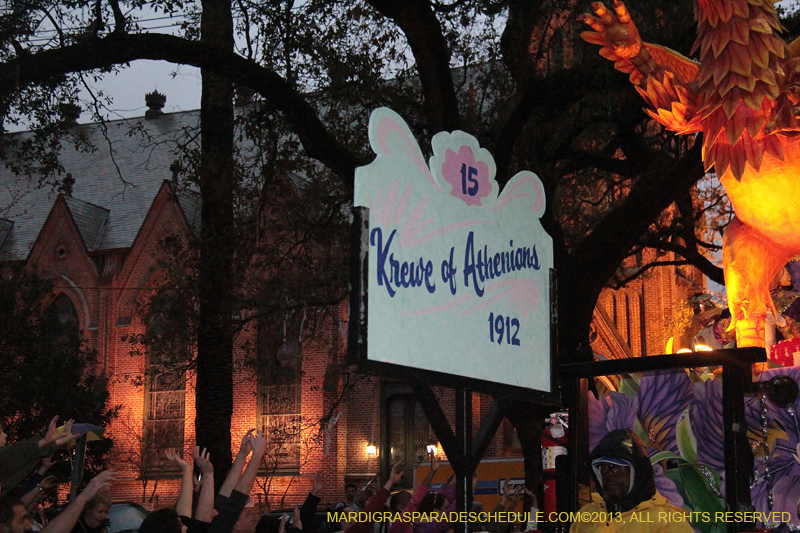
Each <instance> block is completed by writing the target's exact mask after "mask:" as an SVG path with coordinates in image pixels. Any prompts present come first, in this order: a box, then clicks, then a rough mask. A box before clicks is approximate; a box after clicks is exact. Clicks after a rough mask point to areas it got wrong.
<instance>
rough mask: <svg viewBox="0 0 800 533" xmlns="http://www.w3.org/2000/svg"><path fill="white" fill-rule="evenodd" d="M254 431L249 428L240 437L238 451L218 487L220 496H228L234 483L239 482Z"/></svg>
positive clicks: (234, 485)
mask: <svg viewBox="0 0 800 533" xmlns="http://www.w3.org/2000/svg"><path fill="white" fill-rule="evenodd" d="M254 431H255V429H251V430H250V431H248V432H247V433H245V434H244V437H242V444H241V445H240V446H239V451H238V453H237V454H236V458H235V459H234V460H233V465H232V466H231V469H230V470H228V475H227V476H226V477H225V481H223V482H222V486H221V487H220V489H219V495H220V496H225V497H226V498H227V497H229V496H230V495H231V492H232V491H233V489H234V487H236V484H237V483H238V482H239V478H240V477H242V468H244V464H245V462H246V461H247V455H248V454H249V453H250V450H251V449H252V448H251V446H250V437H251V435H252V434H253V432H254Z"/></svg>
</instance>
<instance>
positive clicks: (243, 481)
mask: <svg viewBox="0 0 800 533" xmlns="http://www.w3.org/2000/svg"><path fill="white" fill-rule="evenodd" d="M268 444H269V439H268V438H267V436H266V435H264V434H263V433H261V432H260V431H257V432H256V433H255V435H252V434H251V435H250V446H251V448H252V450H253V455H252V456H251V457H250V462H248V463H247V468H245V469H244V474H242V477H241V478H239V482H238V483H236V487H235V488H234V490H236V491H238V492H241V493H242V494H247V495H249V494H250V489H252V488H253V483H254V482H255V480H256V476H257V475H258V470H259V469H260V468H261V459H262V458H263V457H264V452H266V451H267V445H268Z"/></svg>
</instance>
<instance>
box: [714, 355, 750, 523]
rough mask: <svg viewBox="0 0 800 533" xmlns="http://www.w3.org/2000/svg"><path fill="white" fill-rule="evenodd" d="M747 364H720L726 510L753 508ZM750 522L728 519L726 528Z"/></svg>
mask: <svg viewBox="0 0 800 533" xmlns="http://www.w3.org/2000/svg"><path fill="white" fill-rule="evenodd" d="M750 372H751V370H750V365H741V364H729V365H723V367H722V423H723V428H724V433H725V495H726V499H727V501H728V511H734V512H736V511H752V510H753V506H752V504H751V501H750V472H749V470H748V469H747V467H746V466H745V465H748V464H750V461H748V460H747V459H746V454H749V453H751V452H750V449H749V444H748V442H747V422H746V421H745V418H744V393H745V389H746V387H747V384H748V382H750V381H751V377H750ZM752 525H753V524H751V523H745V522H735V521H731V522H728V531H729V532H732V533H734V532H737V531H744V530H746V529H749V528H750V527H752Z"/></svg>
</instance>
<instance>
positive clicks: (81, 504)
mask: <svg viewBox="0 0 800 533" xmlns="http://www.w3.org/2000/svg"><path fill="white" fill-rule="evenodd" d="M57 421H58V417H56V418H54V419H53V420H52V421H51V423H50V425H49V427H48V428H47V432H46V433H45V436H44V437H33V438H31V439H28V440H25V441H20V442H17V443H15V444H11V445H6V442H5V441H6V434H5V433H4V432H3V431H2V428H0V495H2V500H0V528H2V532H0V533H30V532H32V531H36V532H41V533H106V528H107V526H108V525H109V521H108V518H107V517H108V513H109V510H110V508H111V500H110V499H109V496H108V491H109V489H110V488H111V486H112V484H113V482H114V481H115V473H114V472H113V471H104V472H101V473H100V474H98V475H96V476H94V477H93V478H92V479H91V481H89V483H88V484H87V485H86V487H85V488H84V489H83V491H81V492H80V493H79V494H78V495H77V496H76V497H75V498H74V499H73V500H72V501H71V502H70V503H69V504H68V505H67V506H66V507H64V508H63V510H61V511H60V512H59V513H58V514H57V515H56V516H54V517H53V518H51V519H50V520H45V519H44V514H43V513H42V510H41V502H42V500H43V498H44V496H45V495H46V494H47V493H48V492H49V491H51V490H52V489H54V488H55V487H56V485H57V483H56V478H55V477H54V476H50V475H48V471H49V469H50V468H51V467H52V465H53V462H52V455H53V453H54V452H55V450H56V448H57V447H58V446H61V445H63V444H65V443H67V442H70V441H72V440H74V439H75V438H76V435H73V433H72V426H73V421H72V420H70V421H68V422H67V423H66V424H65V426H64V430H63V431H62V432H61V433H59V432H58V431H57V429H56V424H57ZM267 447H268V439H267V437H266V436H265V435H264V434H263V433H262V432H260V431H256V430H250V431H248V432H247V433H246V434H245V435H244V437H243V438H242V441H241V445H240V447H239V451H238V453H237V454H236V457H235V459H234V461H233V465H232V466H231V469H230V471H229V472H228V474H227V477H226V478H225V480H224V482H223V483H222V485H221V487H220V489H219V492H217V493H215V488H214V487H215V484H214V468H213V466H212V464H211V461H210V458H209V454H208V452H207V451H205V450H200V449H199V448H197V447H196V448H195V449H194V453H193V457H192V459H193V460H192V462H189V461H186V460H184V458H183V456H182V454H181V453H177V452H175V451H173V450H169V451H168V452H167V459H168V460H169V461H171V462H173V463H175V465H176V466H177V467H178V468H179V469H180V472H181V484H180V489H179V492H178V495H177V501H176V503H175V506H174V507H170V508H165V509H159V510H157V511H154V512H152V513H150V514H149V515H148V516H147V517H146V518H144V520H143V522H142V523H141V526H140V528H139V533H301V532H302V531H303V529H304V524H305V525H306V531H307V532H308V531H320V532H325V533H336V532H344V531H347V532H348V533H446V532H447V531H448V530H450V529H451V528H454V527H455V526H456V525H457V524H455V523H452V522H450V521H449V517H451V516H458V515H457V514H451V513H454V511H455V510H456V501H455V486H454V485H453V476H452V475H451V476H450V478H449V479H448V480H447V481H446V483H444V485H443V486H442V487H441V488H440V489H439V490H431V484H432V482H433V480H434V478H435V477H436V475H437V473H438V472H439V469H440V462H439V460H438V459H437V458H436V457H435V456H434V455H433V454H431V455H430V457H429V460H430V470H429V472H428V474H427V476H426V477H425V479H423V480H422V481H421V482H420V483H419V484H418V485H417V486H416V488H415V489H414V491H413V492H409V491H406V490H399V491H395V492H393V490H394V489H395V488H396V487H397V486H398V485H400V484H401V482H402V480H403V476H404V472H403V471H402V470H401V468H402V466H403V464H402V462H398V463H396V464H395V465H394V466H393V467H392V470H391V472H390V473H389V476H388V479H387V480H386V483H385V484H384V485H383V486H382V487H381V488H380V489H379V490H377V491H376V490H374V489H372V487H371V484H368V485H367V486H366V487H365V488H364V490H362V491H361V492H360V493H359V491H358V488H357V487H356V486H355V485H352V484H348V485H347V486H345V492H344V499H343V501H342V502H340V503H339V504H337V505H335V506H333V507H331V508H329V511H330V512H332V513H334V516H336V517H338V521H333V522H329V521H327V520H325V519H322V520H320V519H318V517H317V508H318V507H319V505H320V503H321V501H322V491H323V473H322V472H317V473H316V475H315V476H314V478H313V484H312V489H311V492H310V493H309V494H308V496H307V498H306V500H305V502H304V503H303V505H302V506H300V507H298V506H295V508H294V511H293V513H292V516H289V515H288V514H283V515H282V516H281V518H280V519H279V520H277V521H275V520H272V521H270V520H268V519H267V515H265V517H264V518H262V520H261V521H260V522H259V523H258V524H257V525H256V524H254V523H253V522H252V520H250V516H249V514H248V513H243V512H242V511H243V509H244V507H245V505H246V504H247V503H248V500H249V494H250V491H251V489H252V487H253V483H254V482H255V480H256V477H257V475H258V473H259V469H260V465H261V462H262V458H263V456H264V453H265V452H266V450H267ZM590 462H591V466H592V471H593V479H594V482H595V486H596V487H597V489H598V494H596V495H594V501H593V502H592V503H590V504H589V505H588V506H587V507H585V508H584V511H587V512H589V513H591V512H593V511H597V512H598V513H599V514H606V515H607V516H614V517H615V518H614V519H612V520H606V521H605V523H594V522H581V521H578V522H575V523H573V525H572V528H571V531H572V532H575V533H585V532H593V531H628V530H630V531H634V530H641V528H631V524H630V522H629V521H626V520H625V517H626V516H629V515H631V514H632V513H634V514H635V513H638V514H639V515H642V514H644V515H647V516H648V517H656V516H660V515H658V513H659V512H669V513H675V512H678V513H680V512H682V510H680V509H678V508H675V507H673V506H671V505H670V504H669V503H668V502H667V501H666V500H665V498H664V497H663V496H661V495H660V494H659V493H658V492H657V491H656V488H655V484H654V481H653V470H652V466H651V465H650V461H649V460H648V459H647V455H646V453H645V452H644V449H643V448H642V445H641V443H640V442H639V441H638V439H637V438H636V436H635V434H633V432H631V431H622V430H619V431H614V432H611V433H609V434H608V435H607V436H606V437H605V438H604V439H603V440H602V441H601V442H600V444H599V445H598V446H597V448H596V449H595V450H593V452H592V454H591V456H590ZM37 467H38V468H37ZM195 471H197V472H198V475H195V474H194V472H195ZM473 483H477V477H473ZM473 486H474V485H473ZM522 490H525V491H526V492H527V495H528V497H529V498H530V499H531V501H532V502H533V506H534V509H533V511H534V512H535V507H536V499H535V497H534V496H533V494H531V493H530V492H529V491H527V489H524V488H523V487H517V489H516V490H513V491H512V489H511V484H510V483H508V480H506V483H505V489H504V490H503V491H502V497H501V500H500V502H499V503H498V504H497V506H496V507H495V508H494V509H493V510H492V511H490V513H492V514H490V515H489V516H497V515H498V513H500V512H502V511H510V510H516V506H517V504H518V503H519V500H520V497H521V495H522V492H521V491H522ZM195 492H196V493H197V497H196V498H195ZM472 511H473V512H476V513H482V512H483V511H484V509H483V508H482V506H481V505H480V504H479V503H476V504H475V506H474V507H473V509H472ZM414 513H418V514H416V515H415V516H418V518H415V519H414V520H407V519H398V518H394V519H393V518H391V517H398V516H399V515H404V516H406V517H407V516H410V515H412V514H414ZM442 513H444V514H442ZM609 513H611V514H609ZM329 516H331V514H330V513H327V514H326V517H329ZM484 516H485V515H484ZM528 516H530V515H528ZM365 517H366V519H365ZM374 517H387V518H388V519H380V518H375V519H374V520H373V518H374ZM442 517H445V518H448V519H444V520H443V519H442ZM658 522H659V521H658V520H653V521H652V522H650V523H656V524H657V523H658ZM660 525H661V526H667V528H666V529H663V527H662V528H661V529H658V531H664V532H674V533H682V532H684V531H685V532H688V531H692V529H691V527H690V526H689V525H688V523H687V522H682V523H681V522H679V521H674V522H672V523H671V524H660ZM520 526H522V527H520ZM469 527H470V530H471V531H475V532H478V531H481V532H482V531H486V532H488V533H509V532H510V531H511V530H512V527H514V526H513V525H512V523H509V522H505V521H504V522H498V521H493V520H491V519H490V520H488V521H487V520H481V521H480V522H478V523H473V524H470V525H469ZM535 527H536V526H535V524H534V525H531V523H527V524H521V525H520V524H518V525H517V526H516V527H514V529H515V530H517V531H519V530H525V529H522V528H526V529H527V530H530V529H533V528H535Z"/></svg>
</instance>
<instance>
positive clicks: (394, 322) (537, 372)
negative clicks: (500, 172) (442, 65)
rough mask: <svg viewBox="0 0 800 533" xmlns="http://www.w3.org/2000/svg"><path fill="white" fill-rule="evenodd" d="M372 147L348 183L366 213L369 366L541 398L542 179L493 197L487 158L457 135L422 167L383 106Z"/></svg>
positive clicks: (405, 133) (519, 179) (411, 142)
mask: <svg viewBox="0 0 800 533" xmlns="http://www.w3.org/2000/svg"><path fill="white" fill-rule="evenodd" d="M369 140H370V144H371V146H372V149H373V151H374V152H375V153H376V154H377V157H376V158H375V160H374V161H373V162H372V163H371V164H369V165H367V166H364V167H360V168H358V169H357V170H356V177H355V206H360V207H366V208H368V209H369V216H368V219H369V224H368V243H367V244H366V245H362V246H365V247H366V249H367V256H368V267H367V278H368V282H367V283H366V285H367V294H368V297H367V306H366V309H367V313H368V315H367V317H366V321H367V326H366V331H367V335H366V336H367V339H368V342H367V343H366V358H367V360H368V361H370V362H378V363H390V364H393V365H402V366H404V367H411V368H415V369H422V370H428V371H434V372H440V373H445V374H450V375H456V376H461V377H466V378H473V379H478V380H483V381H488V382H494V383H500V384H504V385H511V386H515V387H524V388H527V389H533V390H536V391H543V392H550V389H551V372H550V364H551V347H550V343H551V340H550V333H551V303H550V272H551V268H552V266H553V245H552V239H551V238H550V236H549V235H548V234H547V233H545V231H544V229H543V228H542V225H541V223H540V222H539V218H540V217H541V216H542V214H543V213H544V209H545V197H544V189H543V187H542V183H541V182H540V181H539V178H538V177H537V176H536V175H535V174H533V173H531V172H520V173H518V174H517V175H515V176H514V177H513V178H512V179H511V180H510V181H509V182H508V184H507V185H506V186H505V188H504V189H503V192H502V194H498V192H499V186H498V184H497V182H496V181H495V179H494V178H495V163H494V159H493V158H492V155H491V154H490V153H489V152H488V151H487V150H486V149H484V148H481V147H480V145H479V144H478V141H477V140H476V139H475V138H474V137H473V136H471V135H469V134H467V133H464V132H463V131H454V132H452V133H449V132H442V133H439V134H437V135H436V136H434V137H433V140H432V143H431V144H432V151H433V156H432V157H431V158H430V161H429V163H426V162H425V158H424V156H423V153H422V151H421V150H420V147H419V145H418V144H417V142H416V140H415V139H414V136H413V135H412V134H411V131H410V129H409V128H408V126H407V125H406V123H405V122H404V121H403V119H402V118H401V117H400V116H399V115H398V114H397V113H395V112H393V111H391V110H390V109H387V108H380V109H377V110H375V111H374V112H373V113H372V116H371V118H370V124H369ZM351 316H353V315H352V314H351Z"/></svg>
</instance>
